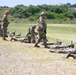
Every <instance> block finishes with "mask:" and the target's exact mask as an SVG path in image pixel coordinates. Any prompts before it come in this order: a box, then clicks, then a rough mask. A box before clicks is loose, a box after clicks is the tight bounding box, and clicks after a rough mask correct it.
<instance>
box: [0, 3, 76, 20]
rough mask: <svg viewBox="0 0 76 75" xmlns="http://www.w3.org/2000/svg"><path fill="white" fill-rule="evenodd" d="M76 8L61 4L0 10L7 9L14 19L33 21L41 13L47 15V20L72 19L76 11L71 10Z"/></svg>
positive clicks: (75, 15) (20, 6) (68, 4)
mask: <svg viewBox="0 0 76 75" xmlns="http://www.w3.org/2000/svg"><path fill="white" fill-rule="evenodd" d="M73 7H76V4H73V5H71V4H70V3H67V4H61V5H47V4H42V5H37V6H34V5H29V6H25V5H22V4H21V5H17V6H15V7H10V8H9V7H8V6H4V7H2V6H1V7H0V8H9V11H10V14H11V15H12V16H13V17H14V18H19V19H26V18H29V19H30V20H35V19H37V18H38V17H39V16H40V13H41V12H42V11H44V12H46V13H47V16H46V18H47V19H66V18H69V19H71V20H72V19H74V18H76V10H75V9H73Z"/></svg>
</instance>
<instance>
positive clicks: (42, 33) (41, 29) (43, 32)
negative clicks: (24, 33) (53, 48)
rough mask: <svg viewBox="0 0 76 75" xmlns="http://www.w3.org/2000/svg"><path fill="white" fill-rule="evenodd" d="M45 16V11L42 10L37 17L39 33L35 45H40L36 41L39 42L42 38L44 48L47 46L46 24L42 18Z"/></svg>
mask: <svg viewBox="0 0 76 75" xmlns="http://www.w3.org/2000/svg"><path fill="white" fill-rule="evenodd" d="M45 16H46V13H45V12H42V13H41V15H40V17H39V19H38V33H39V39H38V40H37V41H36V44H35V47H40V46H38V43H40V42H41V40H42V39H43V42H44V47H45V48H49V47H48V46H47V39H46V28H47V24H46V23H45V21H44V18H45Z"/></svg>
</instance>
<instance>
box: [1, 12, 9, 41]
mask: <svg viewBox="0 0 76 75" xmlns="http://www.w3.org/2000/svg"><path fill="white" fill-rule="evenodd" d="M8 15H9V11H6V12H5V13H4V15H3V18H2V21H3V40H7V39H6V36H7V27H8V25H9V21H8Z"/></svg>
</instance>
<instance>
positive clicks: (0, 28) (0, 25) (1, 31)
mask: <svg viewBox="0 0 76 75" xmlns="http://www.w3.org/2000/svg"><path fill="white" fill-rule="evenodd" d="M1 21H2V20H1V19H0V36H1V37H2V36H3V30H2V24H1Z"/></svg>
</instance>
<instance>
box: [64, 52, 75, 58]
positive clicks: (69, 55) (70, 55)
mask: <svg viewBox="0 0 76 75" xmlns="http://www.w3.org/2000/svg"><path fill="white" fill-rule="evenodd" d="M68 57H73V58H74V59H75V56H74V55H72V54H70V53H69V54H68V55H67V57H66V58H68Z"/></svg>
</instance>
